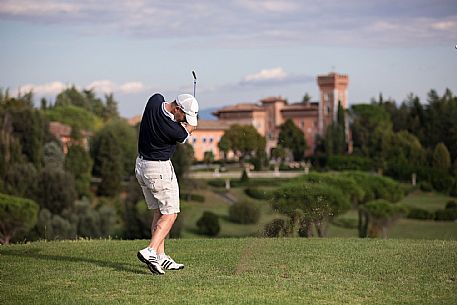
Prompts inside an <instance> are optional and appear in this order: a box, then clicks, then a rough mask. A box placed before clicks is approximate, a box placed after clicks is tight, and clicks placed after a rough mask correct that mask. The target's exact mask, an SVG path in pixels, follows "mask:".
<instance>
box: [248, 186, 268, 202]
mask: <svg viewBox="0 0 457 305" xmlns="http://www.w3.org/2000/svg"><path fill="white" fill-rule="evenodd" d="M244 192H245V193H246V195H248V196H249V197H251V198H254V199H258V200H268V199H270V198H271V196H272V194H271V192H270V191H267V190H263V189H259V188H256V187H248V188H246V189H245V190H244Z"/></svg>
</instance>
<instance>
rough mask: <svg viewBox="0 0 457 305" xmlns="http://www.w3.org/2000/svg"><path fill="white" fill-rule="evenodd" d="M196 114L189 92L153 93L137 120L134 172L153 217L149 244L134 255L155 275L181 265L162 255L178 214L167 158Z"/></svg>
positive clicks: (194, 123)
mask: <svg viewBox="0 0 457 305" xmlns="http://www.w3.org/2000/svg"><path fill="white" fill-rule="evenodd" d="M197 113H198V102H197V100H196V99H195V98H194V97H193V96H192V95H190V94H181V95H178V97H177V98H176V99H175V100H174V101H173V102H168V103H167V102H165V100H164V97H163V96H162V95H160V94H155V95H153V96H152V97H151V98H149V100H148V102H147V104H146V108H145V109H144V113H143V118H142V119H141V124H140V134H139V138H138V157H137V159H136V164H135V175H136V178H137V180H138V183H139V184H140V186H141V188H142V190H143V194H144V198H145V200H146V204H147V205H148V208H149V209H151V210H153V220H152V225H151V235H152V236H151V241H150V243H149V246H148V247H146V248H144V249H142V250H140V251H138V253H137V257H138V259H139V260H140V261H141V262H143V263H145V264H146V265H147V266H148V268H149V270H150V271H151V272H152V273H155V274H165V272H164V269H167V270H178V269H182V268H184V265H183V264H178V263H176V262H175V261H174V260H173V259H172V258H171V257H170V256H168V255H166V254H165V237H166V236H167V235H168V233H169V232H170V229H171V227H172V226H173V223H174V222H175V220H176V217H177V215H178V213H179V187H178V181H177V180H176V175H175V171H174V169H173V165H172V163H171V161H170V159H171V157H172V155H173V153H174V152H175V149H176V143H184V142H185V141H186V139H187V138H188V137H189V135H190V134H191V133H192V132H193V131H194V130H195V129H196V126H197Z"/></svg>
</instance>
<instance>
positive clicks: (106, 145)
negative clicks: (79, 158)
mask: <svg viewBox="0 0 457 305" xmlns="http://www.w3.org/2000/svg"><path fill="white" fill-rule="evenodd" d="M99 141H100V143H99V147H98V151H97V154H96V155H95V160H94V170H93V171H94V174H95V175H96V176H98V177H100V179H101V182H100V184H99V185H98V188H97V194H98V195H99V196H109V197H113V196H116V195H117V194H119V192H120V187H121V180H122V159H121V158H122V151H121V149H120V147H119V143H118V141H117V140H116V136H115V135H114V134H113V132H111V131H108V132H104V133H102V134H101V135H100V139H99Z"/></svg>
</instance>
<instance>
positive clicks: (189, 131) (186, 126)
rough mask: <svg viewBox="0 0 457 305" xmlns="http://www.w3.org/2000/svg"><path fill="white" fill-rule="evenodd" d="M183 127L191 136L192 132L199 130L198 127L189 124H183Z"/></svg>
mask: <svg viewBox="0 0 457 305" xmlns="http://www.w3.org/2000/svg"><path fill="white" fill-rule="evenodd" d="M181 125H182V126H183V127H184V128H186V130H187V132H188V133H189V134H192V132H194V130H196V129H197V126H192V125H189V124H187V123H181Z"/></svg>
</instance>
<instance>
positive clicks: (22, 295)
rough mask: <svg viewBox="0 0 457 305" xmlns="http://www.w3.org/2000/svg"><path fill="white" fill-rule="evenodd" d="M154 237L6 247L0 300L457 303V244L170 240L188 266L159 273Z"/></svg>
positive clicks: (0, 256) (0, 258)
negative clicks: (148, 251)
mask: <svg viewBox="0 0 457 305" xmlns="http://www.w3.org/2000/svg"><path fill="white" fill-rule="evenodd" d="M145 244H146V241H103V240H94V241H76V242H75V241H73V242H71V241H65V242H36V243H31V244H26V245H11V246H1V247H0V304H146V303H155V304H221V303H225V304H230V303H231V304H240V303H243V304H365V305H366V304H455V300H456V299H457V278H456V274H457V263H456V262H457V242H456V241H430V240H428V241H426V240H422V241H416V240H368V239H364V240H360V239H299V238H297V239H292V238H291V239H259V238H245V239H184V240H171V241H169V244H168V245H169V249H171V250H170V252H171V253H173V255H174V256H175V258H176V259H177V260H179V261H181V262H184V263H185V264H186V268H185V269H184V270H181V271H173V272H172V271H169V272H167V274H166V275H165V276H154V275H151V274H150V273H149V271H148V270H147V269H146V268H145V267H144V266H143V265H142V264H141V263H140V262H138V261H137V259H136V256H135V254H136V251H137V249H139V248H141V247H143V246H144V245H145Z"/></svg>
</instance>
